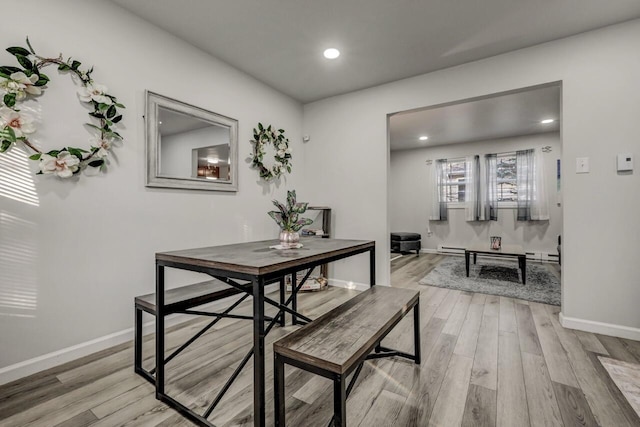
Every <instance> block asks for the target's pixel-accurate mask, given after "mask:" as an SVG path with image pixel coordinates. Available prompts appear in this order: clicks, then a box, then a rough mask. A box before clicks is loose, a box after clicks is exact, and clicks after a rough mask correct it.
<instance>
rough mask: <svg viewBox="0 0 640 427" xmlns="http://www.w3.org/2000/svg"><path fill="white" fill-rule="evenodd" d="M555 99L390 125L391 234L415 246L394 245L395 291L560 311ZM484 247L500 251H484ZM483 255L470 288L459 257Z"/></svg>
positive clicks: (514, 94) (527, 91) (491, 102)
mask: <svg viewBox="0 0 640 427" xmlns="http://www.w3.org/2000/svg"><path fill="white" fill-rule="evenodd" d="M561 97H562V84H561V82H552V83H547V84H542V85H537V86H533V87H526V88H521V89H517V90H512V91H508V92H501V93H495V94H491V95H487V96H482V97H477V98H471V99H465V100H459V101H454V102H450V103H446V104H439V105H434V106H426V107H424V108H419V109H413V110H409V111H401V112H397V113H393V114H389V115H388V135H389V150H390V153H389V159H390V160H389V179H388V200H389V202H388V218H389V227H390V232H392V233H395V232H406V233H415V234H417V235H419V236H418V237H416V236H413V238H419V239H420V243H419V245H420V256H416V251H415V250H414V249H415V247H416V244H415V243H413V244H411V243H406V242H405V241H404V239H405V238H408V239H410V238H412V237H411V236H410V237H407V236H405V235H403V236H396V237H395V238H393V237H392V238H391V241H392V248H395V249H396V251H395V253H392V254H391V259H392V265H391V282H392V283H393V282H394V277H396V278H401V279H402V280H408V278H409V277H411V279H410V280H414V281H417V282H418V283H421V284H425V285H433V286H437V287H439V288H441V289H458V290H462V291H470V292H478V293H482V294H490V295H491V294H493V295H496V294H497V295H501V296H505V297H510V298H514V299H521V300H523V301H538V302H545V303H550V304H555V305H560V301H561V286H560V281H561V266H560V257H561V248H560V245H559V239H560V236H561V235H562V192H561V186H560V176H561V174H560V167H561V164H560V159H561V153H562V138H561V128H562V117H561V111H562V109H561ZM527 150H533V151H532V155H531V156H532V157H529V158H526V157H524V156H525V155H524V154H522V152H526V151H527ZM517 153H520V154H517ZM476 156H477V157H476ZM489 159H493V160H492V162H493V163H488V162H491V161H490V160H489ZM525 159H526V160H525ZM518 165H519V166H520V167H519V168H518ZM527 165H528V166H527ZM527 167H529V168H530V169H531V170H535V173H534V174H531V176H530V177H529V181H527V178H526V177H523V176H522V175H523V174H524V172H525V169H527ZM476 170H477V172H475V171H476ZM436 171H438V173H436ZM519 172H520V174H519ZM533 175H536V176H538V177H540V178H541V179H538V178H535V179H534V178H533ZM492 181H493V182H492ZM527 183H528V184H527ZM543 200H546V205H545V203H542V201H543ZM472 206H473V207H475V209H472V208H471V207H472ZM527 207H528V208H529V210H526V208H527ZM540 207H541V209H542V210H539V208H540ZM531 209H533V210H531ZM531 213H533V215H531ZM490 217H495V218H492V219H490ZM491 237H501V243H502V246H501V247H502V249H501V250H500V251H495V252H492V251H491V250H488V249H489V248H490V244H491ZM483 248H486V249H487V250H488V251H487V252H488V253H484V252H482V251H480V252H478V253H477V263H476V264H475V265H474V264H473V255H471V256H470V266H469V270H470V271H469V277H468V278H467V277H466V265H465V257H464V254H465V249H467V250H470V249H478V250H481V249H483ZM505 251H506V252H505ZM519 251H522V253H524V255H522V256H521V257H520V258H519V257H518V256H517V254H518V253H520V252H519ZM509 252H513V254H512V255H513V256H498V255H508V254H509ZM472 253H473V252H472ZM400 255H401V257H400ZM522 258H526V259H525V261H524V263H525V264H526V265H525V268H524V274H525V279H526V284H525V285H523V284H522V281H523V273H522V268H518V267H519V259H520V260H522ZM501 286H508V287H510V288H511V290H509V291H508V292H506V293H501V292H502V291H501V288H500V287H501ZM547 288H548V289H547ZM541 290H542V291H549V292H548V293H545V292H542V294H543V296H542V297H541V296H540V295H541ZM434 292H435V291H434ZM436 293H437V292H436Z"/></svg>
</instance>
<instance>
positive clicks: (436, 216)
mask: <svg viewBox="0 0 640 427" xmlns="http://www.w3.org/2000/svg"><path fill="white" fill-rule="evenodd" d="M446 167H447V160H446V159H439V160H436V161H435V162H434V168H433V174H432V182H431V214H430V215H429V219H430V220H432V221H446V220H447V193H446V186H445V184H446V183H447V170H446Z"/></svg>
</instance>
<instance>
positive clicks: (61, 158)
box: [39, 151, 80, 178]
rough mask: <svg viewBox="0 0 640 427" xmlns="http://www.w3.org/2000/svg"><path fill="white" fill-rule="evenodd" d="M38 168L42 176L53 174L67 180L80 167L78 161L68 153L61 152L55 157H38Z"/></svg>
mask: <svg viewBox="0 0 640 427" xmlns="http://www.w3.org/2000/svg"><path fill="white" fill-rule="evenodd" d="M39 166H40V170H41V171H42V173H43V174H55V175H57V176H59V177H60V178H69V177H70V176H71V175H73V173H74V172H76V171H77V170H78V168H79V167H80V159H78V158H77V157H76V156H74V155H72V154H70V153H69V152H68V151H61V152H60V153H58V156H57V157H53V156H50V155H48V154H43V155H42V156H40V165H39Z"/></svg>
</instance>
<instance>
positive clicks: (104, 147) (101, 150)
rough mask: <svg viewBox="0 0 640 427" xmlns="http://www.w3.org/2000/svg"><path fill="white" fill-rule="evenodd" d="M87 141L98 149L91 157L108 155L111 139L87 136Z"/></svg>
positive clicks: (100, 157)
mask: <svg viewBox="0 0 640 427" xmlns="http://www.w3.org/2000/svg"><path fill="white" fill-rule="evenodd" d="M89 142H91V146H92V147H96V148H98V151H97V152H96V154H94V155H93V157H96V158H98V159H104V158H105V157H107V156H108V155H109V150H110V149H111V141H109V140H107V139H103V138H100V137H97V136H94V137H93V138H89Z"/></svg>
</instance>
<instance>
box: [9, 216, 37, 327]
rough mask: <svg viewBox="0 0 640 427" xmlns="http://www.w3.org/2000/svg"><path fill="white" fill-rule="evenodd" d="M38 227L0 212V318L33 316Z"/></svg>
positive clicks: (35, 290) (35, 298)
mask: <svg viewBox="0 0 640 427" xmlns="http://www.w3.org/2000/svg"><path fill="white" fill-rule="evenodd" d="M37 235H38V233H37V226H36V224H35V223H33V222H31V221H26V220H24V219H20V218H18V217H16V216H14V215H12V214H10V213H8V212H6V211H0V316H18V317H35V315H36V309H37V305H38V286H37V274H36V271H35V264H36V260H37V258H38V247H37V244H36V238H37Z"/></svg>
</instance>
